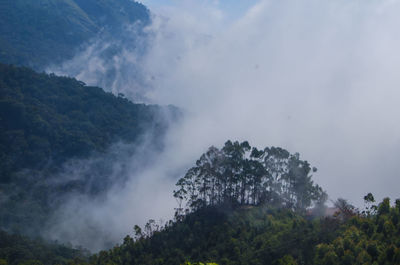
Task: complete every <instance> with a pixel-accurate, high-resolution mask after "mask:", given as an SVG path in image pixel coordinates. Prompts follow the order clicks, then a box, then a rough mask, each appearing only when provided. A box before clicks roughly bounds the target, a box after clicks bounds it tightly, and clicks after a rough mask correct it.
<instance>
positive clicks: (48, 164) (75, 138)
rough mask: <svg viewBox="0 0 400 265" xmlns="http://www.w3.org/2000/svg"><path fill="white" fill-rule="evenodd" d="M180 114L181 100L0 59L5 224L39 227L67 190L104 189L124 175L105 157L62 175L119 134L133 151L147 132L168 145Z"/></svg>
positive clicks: (1, 211) (0, 180)
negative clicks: (86, 170)
mask: <svg viewBox="0 0 400 265" xmlns="http://www.w3.org/2000/svg"><path fill="white" fill-rule="evenodd" d="M178 116H179V112H178V110H177V109H176V108H173V107H160V106H154V105H144V104H134V103H132V102H130V101H129V100H127V99H126V98H124V97H123V96H118V97H117V96H114V95H113V94H111V93H106V92H104V91H103V90H102V89H101V88H98V87H89V86H85V84H84V83H82V82H80V81H77V80H75V79H73V78H67V77H58V76H55V75H48V74H38V73H36V72H34V71H33V70H30V69H28V68H22V67H15V66H9V65H4V64H0V158H1V159H0V199H1V200H0V203H1V208H0V226H1V227H3V228H7V229H11V230H12V231H20V232H21V231H25V232H27V231H29V232H28V234H31V233H34V234H35V233H37V232H38V229H39V228H41V227H42V226H43V222H44V221H45V220H46V218H47V217H48V215H49V214H50V213H51V212H52V211H53V210H54V208H55V207H57V201H60V200H62V198H63V195H65V194H68V193H71V192H74V191H75V192H84V193H93V194H97V193H98V194H104V192H105V191H106V190H107V189H108V188H109V187H110V186H111V185H112V183H113V182H118V181H121V182H122V181H123V180H121V179H120V180H117V179H110V177H111V172H110V170H112V167H110V166H109V163H105V161H104V159H103V160H101V161H100V164H99V163H98V164H96V165H93V171H92V172H91V174H90V175H88V176H82V178H81V179H72V180H71V181H68V182H57V179H60V178H62V175H61V174H60V173H62V172H63V171H64V170H65V167H64V165H65V163H66V162H68V161H71V160H72V159H86V158H89V157H96V156H101V155H102V154H104V153H109V149H110V148H111V147H112V145H114V144H115V143H117V142H122V143H126V144H130V147H129V150H128V151H129V152H131V153H132V152H135V146H139V145H140V143H141V142H142V141H143V139H142V138H143V137H145V138H146V139H147V140H148V141H149V142H151V143H152V146H153V148H154V149H155V150H161V149H162V143H163V136H164V134H165V132H166V130H167V128H168V125H169V122H170V119H172V120H177V119H178ZM86 163H88V161H86ZM96 172H97V173H96ZM94 177H95V179H94ZM123 177H124V176H123V175H120V176H119V178H123ZM54 183H57V184H54ZM53 195H54V196H53Z"/></svg>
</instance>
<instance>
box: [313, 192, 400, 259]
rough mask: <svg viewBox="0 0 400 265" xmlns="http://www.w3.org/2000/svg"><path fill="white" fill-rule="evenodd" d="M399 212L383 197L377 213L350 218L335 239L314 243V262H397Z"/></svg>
mask: <svg viewBox="0 0 400 265" xmlns="http://www.w3.org/2000/svg"><path fill="white" fill-rule="evenodd" d="M371 195H372V194H371ZM369 198H373V196H372V197H371V196H369ZM369 201H372V200H369ZM399 214H400V212H399V210H398V209H397V208H396V207H390V201H389V199H388V198H385V199H384V200H383V201H382V202H381V203H380V204H379V208H378V213H377V214H371V213H368V214H365V215H356V216H354V217H352V218H351V219H350V220H348V221H347V222H345V223H344V224H343V225H342V227H341V229H340V230H341V231H340V233H339V235H338V237H337V238H336V239H334V240H333V241H332V242H330V243H329V244H319V245H318V246H317V248H316V255H315V264H382V265H383V264H399V261H400V259H399V255H398V253H400V236H399V235H400V223H399V221H398V220H399Z"/></svg>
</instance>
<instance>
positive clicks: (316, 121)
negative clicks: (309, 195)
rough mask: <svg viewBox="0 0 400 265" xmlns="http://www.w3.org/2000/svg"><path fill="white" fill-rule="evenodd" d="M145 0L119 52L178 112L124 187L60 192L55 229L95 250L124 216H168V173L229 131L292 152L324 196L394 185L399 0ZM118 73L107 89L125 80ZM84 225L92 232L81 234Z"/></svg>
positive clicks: (157, 98) (382, 191) (399, 132)
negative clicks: (131, 42) (138, 27)
mask: <svg viewBox="0 0 400 265" xmlns="http://www.w3.org/2000/svg"><path fill="white" fill-rule="evenodd" d="M145 4H146V2H145ZM148 4H149V5H150V6H149V8H150V9H151V10H152V11H153V12H154V13H153V23H152V24H151V25H150V26H148V27H147V28H146V29H145V31H146V34H147V38H148V39H146V50H145V51H142V52H143V53H141V54H137V51H135V50H131V51H129V52H127V53H125V54H124V55H123V58H125V60H130V59H129V58H135V60H136V61H135V62H136V64H137V67H138V68H139V70H136V68H135V70H134V71H135V72H134V73H132V76H139V77H138V78H139V79H140V80H141V83H140V84H141V85H142V89H141V90H140V91H139V92H140V93H141V95H140V98H141V99H145V100H147V101H148V102H151V103H157V104H162V105H167V104H173V105H175V106H178V107H179V108H181V109H182V110H183V111H184V112H185V117H184V119H183V120H182V121H181V122H180V123H178V124H176V125H175V126H173V128H171V129H170V131H169V133H168V135H167V138H166V142H165V148H164V151H163V152H159V153H156V154H153V155H154V156H153V159H154V163H152V164H151V165H150V166H146V167H143V168H141V169H140V170H137V169H136V170H133V171H131V172H130V173H129V181H128V182H127V183H126V185H125V186H124V187H122V188H121V187H118V189H112V190H111V191H110V192H109V193H108V194H107V197H106V198H105V199H102V200H101V201H95V200H91V199H87V198H81V197H78V198H74V199H73V200H71V201H68V203H66V206H65V208H64V209H62V213H59V214H58V217H59V216H63V217H65V216H68V218H62V220H63V223H61V225H59V224H60V223H59V222H58V226H56V228H57V229H58V231H61V232H60V233H59V234H58V235H56V236H55V237H56V238H57V237H58V238H62V237H63V236H65V235H67V234H68V235H69V236H67V237H68V238H70V239H71V240H75V241H74V242H73V243H74V244H83V245H84V246H85V247H89V248H91V249H92V250H98V249H100V248H102V247H104V246H106V245H107V244H106V243H107V242H111V243H115V242H118V241H120V240H121V239H122V238H123V236H124V235H125V234H127V233H132V228H133V225H134V224H140V225H143V224H144V223H145V221H146V220H148V219H149V218H153V219H156V220H158V219H160V218H163V219H164V220H166V219H168V218H171V217H172V214H173V208H174V207H176V204H175V201H174V200H173V197H172V190H173V188H174V183H175V182H176V180H177V178H179V177H180V176H182V175H183V174H184V173H185V171H186V170H187V169H188V168H189V167H190V166H191V165H194V163H195V160H196V159H197V158H199V157H200V155H201V154H202V153H203V152H204V151H205V150H206V149H207V148H208V147H209V146H211V145H216V146H218V147H220V146H222V145H223V143H224V142H225V141H226V140H228V139H232V140H248V141H249V142H250V144H251V145H253V146H257V147H259V148H262V147H265V146H280V147H283V148H286V149H288V150H289V151H290V152H292V153H293V152H299V153H300V155H301V158H302V159H305V160H308V161H309V162H310V163H311V165H313V166H315V167H317V168H318V173H317V174H315V175H314V180H315V182H317V183H318V184H319V185H321V186H322V187H323V188H324V189H325V190H326V191H327V192H328V194H329V196H330V199H332V200H335V199H336V198H338V197H344V198H346V199H348V200H349V201H350V202H351V203H354V204H355V205H357V206H360V207H361V206H362V205H363V204H362V197H363V196H364V195H365V194H367V193H368V192H372V193H373V194H374V195H375V196H376V198H377V199H381V198H383V197H385V196H389V197H391V198H398V197H400V195H399V193H398V188H397V187H398V186H399V184H400V183H399V182H400V181H399V178H398V175H397V174H398V173H397V172H399V170H400V164H399V163H398V160H399V159H398V150H400V123H399V122H398V120H399V118H398V116H399V113H400V105H399V103H398V102H400V90H399V88H398V87H399V85H400V75H399V74H398V71H399V70H400V53H399V52H398V47H400V17H399V16H398V14H400V1H394V0H379V1H378V0H376V1H375V0H362V1H361V0H350V1H349V0H332V1H321V0H301V1H288V0H270V1H254V2H252V4H251V5H250V6H249V7H248V9H241V10H236V11H235V12H236V13H235V15H234V16H232V15H230V14H229V13H227V12H228V11H227V10H226V9H224V7H226V5H227V2H224V1H222V2H218V1H211V0H210V1H172V2H171V4H168V5H163V4H162V3H160V1H148ZM232 5H234V4H232ZM231 10H232V9H231ZM239 11H240V12H239ZM229 12H232V11H229ZM95 59H96V58H91V59H90V61H91V62H96V61H95ZM117 61H118V60H115V62H117ZM124 71H128V72H129V69H124ZM127 76H129V75H127ZM78 77H80V78H81V79H83V81H87V80H85V76H84V75H80V76H79V75H78ZM124 80H125V81H126V82H125V83H124V82H120V84H124V85H123V86H121V87H119V86H115V87H113V88H112V90H113V92H114V93H118V92H121V91H122V92H123V93H125V94H126V93H127V94H128V95H129V88H130V87H131V88H132V89H135V87H136V85H137V84H136V83H135V84H132V85H131V83H129V82H130V79H129V78H128V79H122V81H124ZM94 82H95V81H94ZM130 85H131V86H130ZM144 88H145V89H144ZM137 91H138V90H135V93H137ZM135 93H132V95H135ZM132 98H133V99H135V97H133V96H132ZM130 159H132V160H135V159H136V158H135V156H134V155H133V156H132V157H130ZM128 161H129V159H128ZM56 219H57V218H56ZM82 222H83V223H84V224H83V223H82ZM56 223H57V222H56ZM71 226H72V227H73V229H72V230H73V231H74V233H73V234H72V235H71V229H70V227H71ZM90 226H96V227H97V230H96V231H101V235H100V234H99V232H96V234H95V235H97V237H94V236H92V237H90V236H87V235H86V234H85V231H89V230H88V228H87V227H90ZM60 227H66V229H64V230H62V229H61V230H60V229H59V228H60ZM57 229H55V230H57ZM64 232H65V234H62V233H64ZM77 235H85V236H82V237H79V236H77ZM94 238H95V240H96V242H95V244H94V243H93V241H94V240H93V239H94ZM102 238H103V239H104V240H102Z"/></svg>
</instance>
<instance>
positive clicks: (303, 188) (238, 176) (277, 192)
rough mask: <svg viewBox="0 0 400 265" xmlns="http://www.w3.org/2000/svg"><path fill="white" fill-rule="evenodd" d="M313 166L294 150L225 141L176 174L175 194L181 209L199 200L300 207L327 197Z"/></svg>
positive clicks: (190, 207)
mask: <svg viewBox="0 0 400 265" xmlns="http://www.w3.org/2000/svg"><path fill="white" fill-rule="evenodd" d="M316 171H317V169H316V168H311V166H310V164H309V163H308V162H307V161H304V160H301V159H300V155H299V154H298V153H295V154H291V153H289V152H288V151H287V150H285V149H282V148H279V147H266V148H264V149H261V150H259V149H257V148H256V147H251V146H250V145H249V143H248V142H246V141H245V142H242V143H239V142H237V141H236V142H232V141H227V142H226V143H225V145H224V147H223V148H222V149H218V148H216V147H214V146H212V147H210V148H209V149H208V151H207V152H206V153H204V154H203V155H201V157H200V159H198V160H197V162H196V166H194V167H192V168H190V169H189V170H188V171H187V173H186V174H185V176H184V177H182V178H181V179H179V180H178V182H177V184H176V185H177V187H178V189H177V190H175V191H174V197H175V198H176V199H177V200H178V202H179V207H178V212H180V213H182V211H194V210H197V209H199V208H202V207H204V206H216V205H260V204H268V205H274V206H283V207H287V208H291V209H294V210H298V211H304V210H305V209H306V208H307V207H310V206H312V205H317V204H323V203H324V202H325V200H326V198H327V195H326V193H325V192H324V191H323V190H322V188H321V187H320V186H318V185H316V184H314V183H313V181H312V175H311V173H312V172H316ZM182 204H183V205H182Z"/></svg>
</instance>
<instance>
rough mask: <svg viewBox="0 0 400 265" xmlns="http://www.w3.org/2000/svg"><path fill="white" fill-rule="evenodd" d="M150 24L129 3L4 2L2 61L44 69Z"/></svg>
mask: <svg viewBox="0 0 400 265" xmlns="http://www.w3.org/2000/svg"><path fill="white" fill-rule="evenodd" d="M148 22H149V11H148V10H147V8H146V7H145V6H144V5H142V4H139V3H136V2H134V1H131V0H99V1H95V0H36V1H24V0H0V62H1V63H8V64H16V65H23V66H30V67H33V68H34V69H36V70H42V69H45V68H46V66H48V65H49V64H59V63H61V62H62V61H65V60H67V59H70V58H72V56H73V55H74V54H75V53H76V51H77V50H78V49H79V48H80V46H81V45H83V44H85V43H87V42H88V41H89V40H90V39H92V38H94V37H95V36H99V35H110V36H112V37H115V38H120V37H123V34H121V30H122V29H123V27H124V26H126V25H132V24H135V23H136V24H141V25H142V26H143V25H146V24H147V23H148ZM142 26H140V27H142Z"/></svg>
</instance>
